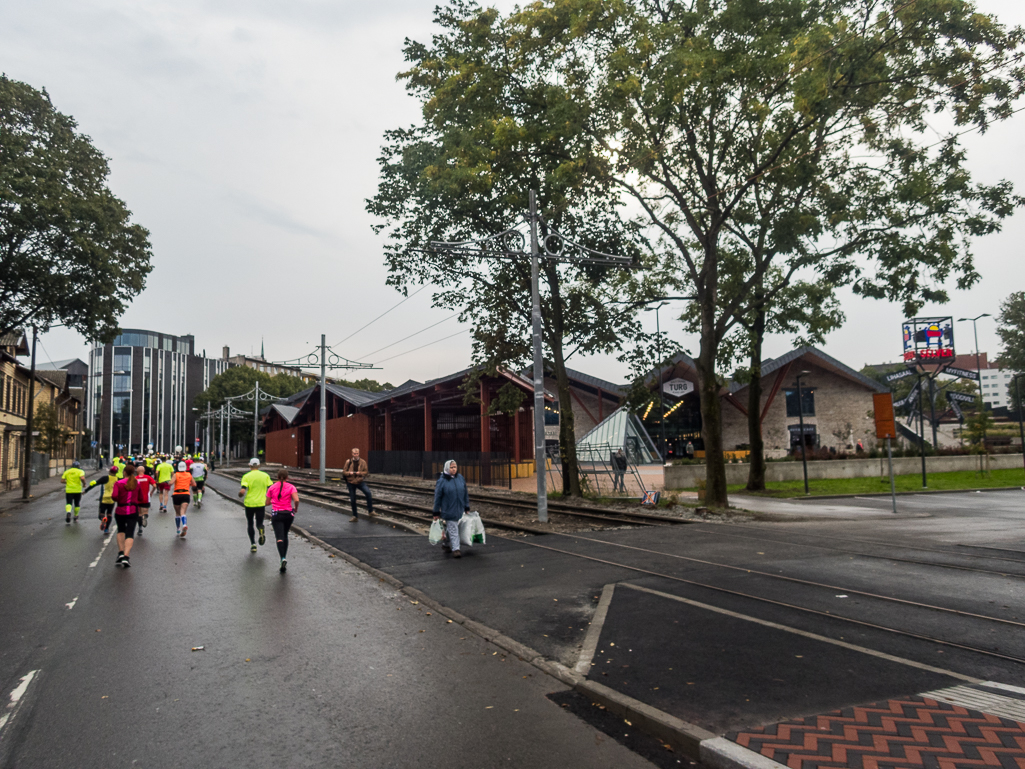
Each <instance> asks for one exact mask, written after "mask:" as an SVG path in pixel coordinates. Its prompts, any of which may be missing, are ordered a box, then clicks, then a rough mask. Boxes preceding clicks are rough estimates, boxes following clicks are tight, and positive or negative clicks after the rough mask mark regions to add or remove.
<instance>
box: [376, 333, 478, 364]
mask: <svg viewBox="0 0 1025 769" xmlns="http://www.w3.org/2000/svg"><path fill="white" fill-rule="evenodd" d="M469 330H470V329H468V328H464V329H463V330H462V331H457V332H456V333H454V334H449V335H448V336H443V337H442V338H441V339H435V340H434V341H433V342H428V343H427V344H422V345H420V346H419V347H414V348H413V349H412V350H406V351H405V352H400V353H398V354H397V355H392V356H391V357H390V358H385V359H384V360H379V361H374V362H375V363H386V362H387V361H390V360H395V358H401V357H402V356H403V355H409V353H411V352H416V351H417V350H422V349H424V348H425V347H430V346H431V345H432V344H437V343H438V342H444V341H445V340H446V339H451V338H452V337H454V336H459V335H460V334H465V333H467V332H468V331H469Z"/></svg>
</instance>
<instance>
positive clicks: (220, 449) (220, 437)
mask: <svg viewBox="0 0 1025 769" xmlns="http://www.w3.org/2000/svg"><path fill="white" fill-rule="evenodd" d="M217 455H218V456H217V458H218V459H219V460H221V462H224V404H223V403H222V404H221V429H220V431H219V432H218V433H217Z"/></svg>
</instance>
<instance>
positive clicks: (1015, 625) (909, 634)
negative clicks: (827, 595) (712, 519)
mask: <svg viewBox="0 0 1025 769" xmlns="http://www.w3.org/2000/svg"><path fill="white" fill-rule="evenodd" d="M296 485H298V486H300V488H303V487H305V489H306V491H305V492H304V493H306V494H308V495H310V496H312V497H315V498H320V499H324V500H328V501H331V502H333V503H335V504H339V503H343V502H347V501H348V499H347V496H346V497H345V498H344V499H343V497H342V491H341V489H338V490H333V489H330V488H324V487H321V486H320V485H319V484H316V485H314V484H308V483H304V482H302V481H300V482H299V483H298V484H296ZM376 485H377V486H381V484H376ZM502 502H503V503H504V502H505V500H502ZM376 506H378V505H375V507H376ZM380 506H381V507H384V508H386V509H387V511H388V512H389V513H390V514H392V515H398V516H400V517H402V518H405V519H408V520H412V521H416V522H417V523H420V524H429V523H430V521H431V519H432V517H433V514H432V509H431V508H430V507H424V506H420V505H416V504H414V503H410V502H404V501H401V500H394V499H389V500H382V503H381V504H380ZM621 522H622V521H621ZM486 525H487V526H489V527H491V528H497V529H502V530H506V531H515V532H521V533H527V534H544V535H547V536H550V537H555V538H566V539H571V540H579V541H584V542H588V543H591V544H596V545H600V546H602V547H611V548H616V549H619V550H624V551H633V552H636V553H643V554H645V555H647V556H656V557H659V558H668V559H673V560H679V561H684V562H689V563H694V564H698V565H701V566H706V567H710V568H714V569H723V570H725V571H727V572H739V573H745V574H749V575H752V576H755V577H759V578H763V579H768V580H770V581H780V582H784V583H789V584H795V585H800V586H802V587H806V588H811V589H813V590H827V591H830V592H833V593H835V592H837V591H840V592H842V593H845V594H850V595H857V596H859V597H861V598H863V599H865V600H867V601H875V602H881V603H883V604H884V605H893V606H897V607H900V608H902V609H908V610H912V611H914V610H918V611H924V612H929V613H934V614H939V615H940V616H951V617H956V618H959V619H963V620H968V621H972V622H977V623H992V624H995V625H997V626H1000V627H1006V628H1010V629H1013V630H1019V629H1022V628H1025V622H1020V621H1017V620H1010V619H1005V618H1002V617H992V616H989V615H985V614H978V613H975V612H968V611H962V610H960V609H954V608H950V607H945V606H938V605H935V604H929V603H924V602H920V601H913V600H909V599H904V598H898V597H895V596H886V595H880V594H878V593H871V592H869V591H863V590H858V589H852V588H847V587H843V586H840V585H833V584H829V583H825V582H817V581H815V580H807V579H801V578H797V577H788V576H786V575H782V574H773V573H771V572H765V571H759V570H757V569H751V568H748V567H743V566H735V565H733V564H727V563H721V562H717V561H711V560H707V559H701V558H694V557H691V556H683V555H678V554H675V553H666V552H663V551H659V550H653V549H650V548H642V547H636V546H632V545H626V544H624V543H619V542H609V541H607V540H602V539H596V538H593V537H587V536H583V535H581V534H577V533H564V532H554V531H548V530H544V529H540V528H535V527H531V526H525V525H523V524H511V523H506V522H502V521H493V520H492V521H486ZM716 530H717V531H719V530H720V528H719V527H717V529H716ZM740 536H745V535H740ZM516 541H517V542H518V543H520V544H524V545H527V546H529V547H533V548H538V549H541V550H546V551H550V552H554V553H559V554H562V555H566V556H570V557H573V558H580V559H583V560H587V561H591V562H595V563H600V564H604V565H607V566H612V567H616V568H620V569H624V570H627V571H632V572H636V573H639V574H644V575H646V576H652V577H657V578H660V579H665V580H669V581H671V582H674V583H678V584H683V585H688V586H691V587H695V588H700V589H705V590H710V591H713V592H717V593H722V594H724V595H729V596H733V597H736V598H741V599H746V600H751V601H755V602H758V603H762V604H766V605H769V606H773V607H777V608H781V609H787V610H792V611H796V612H800V613H802V614H808V615H812V616H818V617H822V618H828V619H831V620H836V621H839V622H844V623H849V624H853V625H856V626H859V627H863V628H866V629H871V630H877V631H881V632H886V633H891V634H895V635H899V636H903V637H906V638H912V639H915V640H919V641H923V642H928V643H933V644H937V645H940V646H945V647H950V648H955V649H959V650H961V651H967V652H971V653H974V654H979V655H982V656H986V657H992V658H996V659H1000V660H1004V661H1010V662H1015V663H1019V664H1025V657H1020V656H1016V655H1013V654H1008V653H1004V652H1001V651H999V650H998V649H996V648H985V647H982V646H976V645H973V644H971V643H962V642H959V641H956V640H950V639H944V638H939V637H937V636H934V635H930V634H927V633H921V632H917V631H916V630H913V629H908V628H900V627H892V626H890V625H884V624H880V623H878V622H872V621H869V620H866V619H859V618H857V617H852V616H845V615H843V614H837V613H835V612H832V611H824V610H821V609H815V608H812V607H810V606H803V605H800V604H798V603H793V602H789V601H781V600H777V599H775V598H768V597H765V596H760V595H757V594H754V593H748V592H744V591H741V590H736V589H733V588H728V587H723V586H721V585H716V584H710V583H708V582H702V581H698V580H693V579H687V578H685V577H681V576H677V575H674V574H669V573H665V572H661V571H656V570H654V569H650V568H645V567H643V566H639V565H635V564H632V563H629V562H626V561H627V560H628V559H616V560H612V559H608V558H600V557H598V556H596V555H591V554H587V553H581V552H576V551H574V550H570V549H564V548H561V547H556V546H554V545H549V544H541V543H539V542H533V541H530V540H525V539H522V538H517V539H516ZM772 541H773V542H779V540H775V539H772ZM859 541H863V542H869V541H867V540H859ZM782 544H794V545H798V546H800V545H802V544H806V543H791V542H783V543H782ZM877 544H884V543H877ZM891 546H892V545H891ZM827 549H835V550H838V551H841V552H849V553H850V554H854V555H869V554H866V553H860V552H857V551H842V550H840V549H839V548H827ZM920 549H922V550H929V549H928V548H920ZM933 552H940V553H944V554H949V553H946V552H945V551H940V550H934V551H933ZM879 557H881V558H882V557H884V556H879ZM887 560H891V561H902V560H907V559H899V558H887ZM1001 560H1012V559H1001ZM908 562H911V563H924V564H925V565H929V566H940V567H944V566H947V565H945V564H934V563H930V562H917V561H908ZM1019 562H1020V561H1019ZM952 568H957V567H952ZM991 573H994V574H1002V573H1000V572H991ZM1004 576H1006V575H1004ZM991 632H995V631H991Z"/></svg>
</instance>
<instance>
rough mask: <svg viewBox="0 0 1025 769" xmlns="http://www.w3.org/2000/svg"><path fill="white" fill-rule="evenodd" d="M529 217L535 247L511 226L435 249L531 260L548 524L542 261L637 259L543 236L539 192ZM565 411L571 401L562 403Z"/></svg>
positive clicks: (539, 462) (539, 443)
mask: <svg viewBox="0 0 1025 769" xmlns="http://www.w3.org/2000/svg"><path fill="white" fill-rule="evenodd" d="M527 219H528V224H529V230H530V250H529V251H527V250H526V249H525V243H524V236H523V233H521V232H520V231H519V230H516V229H508V230H506V231H505V232H501V233H499V234H498V235H493V236H491V237H489V238H484V239H482V240H467V241H462V242H459V243H446V242H440V241H434V242H431V243H430V249H431V250H432V251H435V252H439V253H442V254H449V255H452V256H463V257H470V258H476V259H505V260H508V259H525V258H528V257H529V258H530V304H531V336H532V341H533V350H534V367H533V375H534V467H535V469H536V471H537V519H538V521H540V522H541V523H547V522H548V486H547V484H546V481H545V473H546V470H547V464H546V462H547V453H546V451H545V420H544V404H545V400H544V399H545V393H544V360H543V358H542V336H541V333H542V324H541V291H540V288H539V280H540V273H541V264H540V263H541V260H542V259H543V260H545V261H549V262H571V263H575V264H601V265H608V266H611V267H621V268H629V267H632V266H633V260H632V259H630V258H629V257H626V256H615V255H613V254H604V253H602V252H600V251H595V250H593V249H590V248H587V247H586V246H582V245H580V244H579V243H575V242H573V241H572V240H570V239H569V238H567V237H565V236H564V235H562V234H561V233H559V232H558V231H557V230H556V229H555V228H554V227H552V226H551V225H547V224H546V225H545V228H546V231H547V234H546V235H545V237H544V239H543V240H540V239H539V238H538V233H537V226H538V223H544V218H543V217H542V216H541V214H540V213H538V210H537V193H536V192H535V191H534V190H530V191H529V196H528V212H527ZM559 406H560V409H561V408H562V407H563V406H565V407H567V408H569V407H570V404H559Z"/></svg>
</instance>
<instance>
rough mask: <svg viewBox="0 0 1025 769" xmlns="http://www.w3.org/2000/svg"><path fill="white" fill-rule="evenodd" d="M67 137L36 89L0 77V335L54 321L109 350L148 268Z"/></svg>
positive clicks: (144, 236) (86, 146) (92, 168)
mask: <svg viewBox="0 0 1025 769" xmlns="http://www.w3.org/2000/svg"><path fill="white" fill-rule="evenodd" d="M75 129H76V123H75V121H74V119H73V118H71V117H69V116H67V115H63V114H61V113H60V112H58V111H57V110H56V109H54V107H53V104H51V102H50V98H49V96H47V94H46V92H45V91H43V92H39V91H37V90H35V89H34V88H32V87H31V86H29V85H26V84H25V83H20V82H18V81H16V80H10V79H8V78H7V77H6V76H3V75H0V333H5V332H7V331H10V330H12V329H15V328H19V327H21V326H23V325H27V324H35V325H37V326H39V327H40V328H43V329H46V328H48V327H50V326H52V325H54V324H58V323H59V324H63V325H65V326H68V327H69V328H73V329H75V330H77V331H79V332H81V333H82V334H83V335H84V336H85V337H86V338H88V339H93V340H99V341H102V342H109V341H111V339H113V337H114V336H115V335H116V333H117V321H118V318H119V317H120V316H121V315H122V314H123V313H124V311H125V308H126V306H127V304H128V303H129V302H130V301H131V300H132V299H133V298H134V297H135V296H136V295H138V294H139V292H141V291H142V289H143V287H144V286H145V281H146V276H147V275H148V274H149V272H150V270H151V269H152V266H151V265H150V244H149V233H148V231H147V230H145V229H144V228H143V227H140V226H139V225H137V224H132V223H131V222H130V221H129V220H130V216H131V212H130V211H129V210H128V209H127V208H126V207H125V204H124V203H123V202H122V201H121V200H119V199H118V198H117V197H115V196H114V195H113V194H112V193H111V192H110V190H109V189H108V188H107V186H106V182H107V176H108V175H109V172H110V170H109V168H108V166H107V161H106V158H104V157H103V155H102V154H101V153H100V151H99V150H97V149H96V148H95V147H94V146H93V145H92V142H91V141H90V140H89V137H87V136H84V135H82V134H80V133H78V132H76V130H75Z"/></svg>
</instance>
